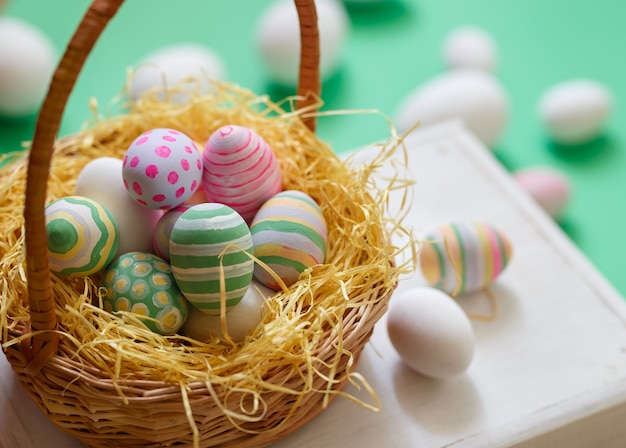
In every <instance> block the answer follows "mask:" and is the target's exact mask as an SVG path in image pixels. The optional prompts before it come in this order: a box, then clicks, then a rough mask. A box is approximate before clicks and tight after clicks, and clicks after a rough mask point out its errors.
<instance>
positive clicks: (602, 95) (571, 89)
mask: <svg viewBox="0 0 626 448" xmlns="http://www.w3.org/2000/svg"><path fill="white" fill-rule="evenodd" d="M613 102H614V100H613V95H612V94H611V92H610V91H609V90H608V89H607V88H606V87H605V86H604V85H603V84H601V83H599V82H597V81H594V80H591V79H575V80H571V81H564V82H561V83H558V84H556V85H554V86H552V87H550V88H549V89H547V90H546V91H545V92H544V93H543V94H542V96H541V98H540V99H539V117H540V119H541V121H542V122H543V124H544V126H545V127H546V129H547V131H548V133H549V134H550V136H551V137H552V139H553V140H554V141H555V142H557V143H562V144H566V145H575V144H580V143H585V142H587V141H589V140H592V139H594V138H595V137H597V136H599V135H600V133H601V132H602V130H603V128H604V125H605V124H606V121H607V118H608V117H609V115H610V113H611V111H612V109H613Z"/></svg>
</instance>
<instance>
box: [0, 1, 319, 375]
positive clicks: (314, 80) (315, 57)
mask: <svg viewBox="0 0 626 448" xmlns="http://www.w3.org/2000/svg"><path fill="white" fill-rule="evenodd" d="M1 1H2V0H0V2H1ZM294 2H295V4H296V8H297V10H298V17H299V21H300V37H301V52H300V72H299V78H298V91H297V93H298V98H299V101H298V103H297V104H296V107H297V108H305V107H315V104H316V103H317V99H318V97H319V95H320V91H321V87H320V77H319V35H318V27H317V13H316V9H315V2H314V0H294ZM122 3H123V0H94V1H93V3H92V4H91V5H90V7H89V9H88V10H87V12H86V14H85V16H84V17H83V19H82V21H81V22H80V24H79V26H78V28H77V30H76V32H75V33H74V35H73V37H72V39H71V40H70V42H69V44H68V46H67V49H66V50H65V53H64V55H63V57H62V58H61V61H60V63H59V65H58V67H57V69H56V71H55V73H54V75H53V77H52V81H51V84H50V87H49V90H48V94H47V96H46V98H45V99H44V102H43V104H42V107H41V110H40V113H39V116H38V118H37V124H36V127H35V133H34V135H33V142H32V146H31V150H30V155H29V160H28V173H27V176H28V177H27V183H26V198H25V207H24V221H25V235H24V238H25V244H26V275H27V279H28V303H29V306H30V318H31V328H32V330H33V331H34V332H35V333H34V334H33V335H32V337H31V338H30V345H29V346H26V347H24V348H25V351H26V353H24V355H25V356H27V359H28V365H27V367H26V369H27V370H28V371H29V372H31V373H33V374H35V373H37V372H38V371H39V370H40V369H41V368H42V367H43V366H44V365H45V364H46V363H47V362H48V360H49V359H50V358H51V357H52V356H53V355H54V354H55V353H56V352H57V348H58V335H57V334H56V333H55V332H54V331H53V330H55V328H56V326H57V318H56V314H55V300H54V295H53V292H52V283H51V280H50V268H49V266H48V245H47V234H46V224H45V201H46V195H47V182H48V176H49V172H50V161H51V158H52V152H53V149H54V142H55V139H56V135H57V132H58V130H59V127H60V124H61V118H62V115H63V110H64V109H65V105H66V103H67V100H68V97H69V95H70V93H71V91H72V89H73V87H74V84H75V83H76V79H77V78H78V75H79V73H80V71H81V69H82V67H83V65H84V63H85V60H86V59H87V56H88V55H89V53H90V52H91V50H92V48H93V46H94V45H95V43H96V41H97V40H98V37H99V36H100V34H101V33H102V31H103V30H104V28H105V27H106V25H107V24H108V23H109V21H110V20H111V19H112V18H113V16H114V15H115V13H116V12H117V10H118V9H119V7H120V6H121V4H122ZM310 115H313V114H310ZM303 121H304V122H305V124H306V125H307V126H308V127H309V129H311V131H315V117H314V116H310V117H307V118H304V120H303ZM39 331H41V332H39ZM26 345H27V344H26Z"/></svg>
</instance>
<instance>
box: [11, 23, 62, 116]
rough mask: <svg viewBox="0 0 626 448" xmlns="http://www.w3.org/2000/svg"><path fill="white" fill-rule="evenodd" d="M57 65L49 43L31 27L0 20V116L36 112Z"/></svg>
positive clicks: (50, 42) (43, 35)
mask: <svg viewBox="0 0 626 448" xmlns="http://www.w3.org/2000/svg"><path fill="white" fill-rule="evenodd" d="M56 63H57V54H56V50H55V48H54V46H53V44H52V41H51V40H50V39H49V38H48V36H46V35H45V34H43V32H41V31H40V30H39V29H38V28H36V27H34V26H33V25H31V24H30V23H27V22H24V21H22V20H19V19H16V18H11V17H0V115H4V116H7V117H17V118H19V117H22V116H27V115H31V114H33V113H35V112H37V110H38V109H39V107H40V106H41V103H42V102H43V99H44V97H45V95H46V93H47V91H48V85H49V83H50V80H51V79H52V74H53V73H54V69H55V66H56Z"/></svg>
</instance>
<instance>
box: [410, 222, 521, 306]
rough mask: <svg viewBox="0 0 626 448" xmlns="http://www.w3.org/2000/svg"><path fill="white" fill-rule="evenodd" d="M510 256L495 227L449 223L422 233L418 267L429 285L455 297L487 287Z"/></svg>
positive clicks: (501, 235)
mask: <svg viewBox="0 0 626 448" xmlns="http://www.w3.org/2000/svg"><path fill="white" fill-rule="evenodd" d="M511 253H512V246H511V242H510V241H509V239H508V238H507V237H506V236H505V235H504V234H503V233H502V232H501V231H500V230H498V229H496V228H495V227H493V226H490V225H487V224H483V223H476V222H468V221H461V222H453V223H449V224H445V225H442V226H439V227H437V228H435V229H433V230H431V231H430V232H428V233H427V234H426V236H425V239H424V242H423V244H422V247H421V248H420V266H421V269H422V273H423V274H424V277H425V278H426V280H427V281H428V283H429V284H430V285H431V286H433V287H435V288H437V289H440V290H442V291H445V292H447V293H448V294H451V295H457V294H462V293H470V292H474V291H478V290H481V289H483V288H485V287H487V285H489V284H490V283H491V282H492V281H493V280H495V279H496V277H497V276H498V275H500V274H501V273H502V271H504V269H505V268H506V267H507V265H508V263H509V261H510V259H511Z"/></svg>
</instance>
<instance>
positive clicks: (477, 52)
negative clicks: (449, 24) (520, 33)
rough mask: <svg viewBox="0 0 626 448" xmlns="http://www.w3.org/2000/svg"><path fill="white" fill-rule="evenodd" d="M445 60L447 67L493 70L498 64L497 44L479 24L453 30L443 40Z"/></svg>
mask: <svg viewBox="0 0 626 448" xmlns="http://www.w3.org/2000/svg"><path fill="white" fill-rule="evenodd" d="M442 50H443V60H444V63H445V64H446V66H447V67H449V68H451V69H457V68H475V69H479V70H484V71H486V72H492V71H493V70H494V68H495V66H496V60H497V46H496V43H495V41H494V39H493V38H492V37H491V35H490V34H489V33H488V32H487V31H486V30H484V29H483V28H480V27H477V26H471V25H467V26H462V27H459V28H456V29H454V30H452V31H451V32H450V33H449V34H448V35H447V36H446V37H445V38H444V42H443V49H442Z"/></svg>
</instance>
